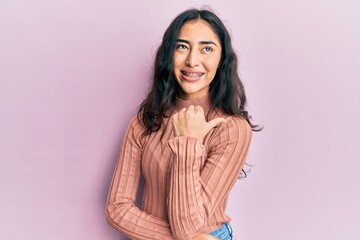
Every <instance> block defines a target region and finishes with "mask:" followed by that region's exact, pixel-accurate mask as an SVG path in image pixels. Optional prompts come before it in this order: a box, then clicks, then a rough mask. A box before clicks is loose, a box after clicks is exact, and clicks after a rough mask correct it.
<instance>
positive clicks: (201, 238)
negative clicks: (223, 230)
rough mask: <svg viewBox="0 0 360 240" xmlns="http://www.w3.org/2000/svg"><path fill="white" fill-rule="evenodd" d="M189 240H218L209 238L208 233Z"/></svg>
mask: <svg viewBox="0 0 360 240" xmlns="http://www.w3.org/2000/svg"><path fill="white" fill-rule="evenodd" d="M191 240H218V238H216V237H213V236H211V235H210V234H208V233H199V234H197V235H196V236H195V237H193V238H192V239H191Z"/></svg>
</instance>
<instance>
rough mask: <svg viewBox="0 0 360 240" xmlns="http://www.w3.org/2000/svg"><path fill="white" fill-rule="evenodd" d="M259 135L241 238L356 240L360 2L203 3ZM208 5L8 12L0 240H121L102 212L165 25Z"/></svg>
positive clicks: (1, 34)
mask: <svg viewBox="0 0 360 240" xmlns="http://www.w3.org/2000/svg"><path fill="white" fill-rule="evenodd" d="M206 3H207V4H210V5H211V6H212V7H213V8H214V9H215V10H216V11H217V12H218V13H219V16H220V17H221V18H222V19H223V20H224V22H225V24H226V25H227V27H228V28H229V30H230V32H231V34H232V37H233V43H234V47H235V48H236V50H237V52H238V55H239V60H240V72H241V77H242V79H243V81H244V83H245V85H246V88H247V94H248V97H249V110H250V112H251V114H252V115H253V116H254V120H255V121H256V122H257V123H260V124H263V125H264V127H265V128H264V131H263V132H261V133H255V134H254V138H253V144H252V147H251V150H250V153H249V157H248V163H250V164H253V165H254V167H253V168H252V171H251V173H250V174H249V177H248V178H247V179H245V180H243V181H238V183H237V184H236V186H235V188H234V190H233V192H232V194H231V199H230V202H229V208H228V213H229V214H230V215H231V216H232V218H233V221H232V225H233V227H234V228H235V230H236V237H237V239H239V240H242V239H247V240H264V239H270V240H272V239H274V240H289V239H291V240H303V239H326V240H335V239H341V240H342V239H346V240H355V239H360V229H359V225H360V190H359V189H360V187H359V183H360V175H359V174H358V172H359V169H360V163H359V161H360V149H359V148H360V144H359V143H360V127H359V122H360V114H359V110H360V99H359V90H360V83H359V82H360V78H359V76H360V70H359V69H360V45H359V43H360V31H359V29H360V17H359V13H360V2H359V1H357V0H353V1H351V0H341V1H340V0H337V1H332V0H327V1H325V0H315V1H314V0H311V1H310V0H303V1H285V0H272V1H266V0H259V1H250V0H244V1H223V0H221V1H208V2H206ZM202 4H204V2H203V1H172V0H171V1H169V0H168V1H135V0H132V1H115V0H104V1H91V0H71V1H70V0H64V1H55V0H53V1H49V0H28V1H25V0H2V1H0V114H1V115H0V116H1V117H0V160H1V161H0V190H1V195H0V216H1V218H0V239H11V240H22V239H27V240H33V239H34V240H35V239H47V240H63V239H66V240H81V239H84V240H85V239H86V240H99V239H101V240H105V239H109V240H110V239H124V238H123V237H121V236H120V233H118V232H117V231H116V230H114V229H112V228H111V227H110V226H108V225H107V223H106V221H105V200H106V195H107V191H108V186H109V183H110V179H111V176H112V173H113V169H114V166H115V163H116V158H117V154H118V150H119V147H120V144H121V140H122V136H123V134H124V131H125V128H126V126H127V124H128V122H129V120H130V118H131V116H132V115H133V114H134V113H135V112H136V108H137V106H138V104H139V103H140V102H141V100H142V99H143V97H144V95H145V92H146V90H147V88H148V86H149V80H148V79H149V71H150V67H151V63H152V59H153V55H154V52H155V50H156V48H157V46H158V45H159V43H160V40H161V37H162V34H163V32H164V30H165V28H166V27H167V26H168V24H169V23H170V21H171V20H172V19H173V18H174V17H175V16H176V15H177V14H178V13H180V12H181V11H183V10H185V9H186V8H188V7H190V6H195V7H199V6H201V5H202Z"/></svg>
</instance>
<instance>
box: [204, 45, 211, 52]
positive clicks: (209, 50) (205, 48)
mask: <svg viewBox="0 0 360 240" xmlns="http://www.w3.org/2000/svg"><path fill="white" fill-rule="evenodd" d="M212 50H213V49H212V48H211V47H209V46H206V47H204V48H203V51H204V52H212Z"/></svg>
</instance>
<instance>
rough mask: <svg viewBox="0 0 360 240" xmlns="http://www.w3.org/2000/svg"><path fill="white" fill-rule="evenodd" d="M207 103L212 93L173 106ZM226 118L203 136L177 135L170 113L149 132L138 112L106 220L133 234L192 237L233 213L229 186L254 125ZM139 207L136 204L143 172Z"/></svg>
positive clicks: (123, 150) (138, 236) (125, 142)
mask: <svg viewBox="0 0 360 240" xmlns="http://www.w3.org/2000/svg"><path fill="white" fill-rule="evenodd" d="M191 104H192V105H201V106H202V107H203V108H204V111H205V112H207V111H208V109H209V103H208V97H207V96H206V97H202V98H199V99H195V100H186V101H185V100H181V99H178V102H177V106H176V108H174V109H173V112H176V111H178V110H180V109H181V108H183V107H187V106H189V105H191ZM216 117H224V118H226V122H225V123H221V124H219V125H217V126H216V127H215V128H213V129H212V130H211V131H210V132H209V133H208V134H207V135H206V137H205V139H204V140H203V141H202V140H200V139H197V138H193V137H186V136H180V137H175V136H174V132H173V126H172V121H171V118H167V119H165V121H164V124H163V126H162V127H161V128H160V129H159V130H158V131H157V132H154V133H152V134H151V135H149V136H146V137H142V133H143V131H144V128H143V126H142V125H141V124H140V123H139V121H138V120H137V118H136V117H134V118H133V119H132V121H131V123H130V125H129V127H128V129H127V131H126V134H125V137H124V140H123V144H122V148H121V151H120V154H119V159H118V163H117V165H116V169H115V173H114V176H113V179H112V183H111V186H110V191H109V197H108V202H107V220H108V222H109V223H110V224H111V225H112V226H113V227H114V228H115V229H117V230H119V231H120V232H122V233H123V234H124V235H126V236H128V237H129V238H130V239H191V237H192V236H194V235H195V234H196V233H199V232H211V231H213V230H215V229H217V228H218V227H220V226H221V225H222V224H223V223H224V222H229V221H230V220H231V219H230V217H229V216H227V215H226V214H225V208H226V203H227V200H228V196H229V192H230V190H231V188H232V187H233V185H234V184H235V182H236V180H237V179H238V176H239V175H240V172H241V169H242V167H243V165H244V163H245V159H246V155H247V152H248V148H249V144H250V141H251V133H252V132H251V128H250V126H249V124H248V123H247V122H246V120H244V119H243V118H241V117H235V116H227V115H224V114H222V113H220V112H219V111H215V112H213V113H211V114H210V115H209V116H208V120H211V119H213V118H216ZM141 174H142V175H143V177H144V181H145V183H144V192H143V199H142V207H141V209H139V208H137V207H136V206H135V198H136V193H137V188H138V184H139V178H140V175H141Z"/></svg>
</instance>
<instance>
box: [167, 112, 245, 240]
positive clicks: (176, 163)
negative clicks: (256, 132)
mask: <svg viewBox="0 0 360 240" xmlns="http://www.w3.org/2000/svg"><path fill="white" fill-rule="evenodd" d="M251 133H252V132H251V128H250V126H249V124H248V123H247V122H246V120H244V119H242V118H240V117H229V118H227V120H226V122H225V123H222V124H221V125H220V126H218V127H217V128H215V129H214V131H213V133H212V135H211V140H209V144H210V145H211V146H210V148H209V152H208V153H207V154H205V147H204V146H203V143H202V141H201V140H200V139H197V138H191V137H186V136H180V137H175V138H173V139H171V140H169V143H168V144H169V146H170V148H171V150H172V151H173V156H174V158H173V166H172V170H171V175H170V176H171V178H170V191H169V196H168V215H169V222H170V226H171V230H172V233H173V235H174V237H175V238H178V239H190V238H191V237H192V236H194V235H195V234H196V233H199V232H201V230H202V228H203V227H204V226H205V225H206V224H207V221H208V218H209V217H211V216H212V214H213V213H214V211H215V210H216V209H217V207H218V206H219V204H220V203H221V202H222V201H223V200H224V199H225V198H226V197H227V196H228V194H229V192H230V190H231V188H232V187H233V185H234V184H235V181H236V180H237V179H238V176H239V174H240V172H241V169H242V167H243V165H244V163H245V159H246V155H247V152H248V148H249V144H250V140H251ZM205 156H206V159H204V158H205ZM204 162H205V163H204ZM202 163H204V164H203V165H202Z"/></svg>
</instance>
